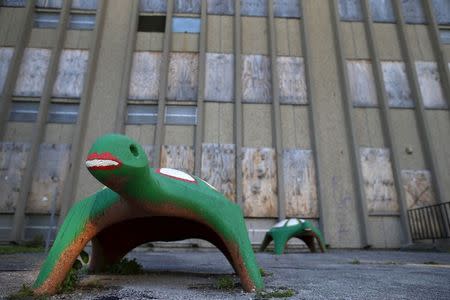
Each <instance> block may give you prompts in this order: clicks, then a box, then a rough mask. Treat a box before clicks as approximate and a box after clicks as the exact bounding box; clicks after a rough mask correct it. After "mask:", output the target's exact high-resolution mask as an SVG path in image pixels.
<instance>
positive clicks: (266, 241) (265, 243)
mask: <svg viewBox="0 0 450 300" xmlns="http://www.w3.org/2000/svg"><path fill="white" fill-rule="evenodd" d="M271 241H272V234H271V233H270V232H267V233H266V235H265V236H264V240H263V241H262V243H261V246H260V247H259V252H264V250H265V249H266V248H267V246H269V244H270V242H271Z"/></svg>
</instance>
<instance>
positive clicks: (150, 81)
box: [128, 52, 161, 100]
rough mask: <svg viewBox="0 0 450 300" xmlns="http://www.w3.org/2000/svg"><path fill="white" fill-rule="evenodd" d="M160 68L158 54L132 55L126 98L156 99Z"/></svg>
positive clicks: (139, 53)
mask: <svg viewBox="0 0 450 300" xmlns="http://www.w3.org/2000/svg"><path fill="white" fill-rule="evenodd" d="M160 66H161V53H160V52H136V53H134V56H133V66H132V68H131V77H130V86H129V91H128V98H130V99H134V100H138V99H158V93H159V81H160V73H161V72H160Z"/></svg>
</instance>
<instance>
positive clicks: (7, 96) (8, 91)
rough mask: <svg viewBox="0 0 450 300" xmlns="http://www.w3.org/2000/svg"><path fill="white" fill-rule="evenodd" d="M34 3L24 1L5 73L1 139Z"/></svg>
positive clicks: (1, 100) (1, 112)
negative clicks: (18, 27) (23, 17)
mask: <svg viewBox="0 0 450 300" xmlns="http://www.w3.org/2000/svg"><path fill="white" fill-rule="evenodd" d="M34 4H35V0H29V1H27V2H26V6H25V21H24V23H23V24H22V26H21V29H20V32H19V39H18V41H17V44H16V47H15V48H14V54H13V56H12V58H11V64H10V66H9V70H8V74H6V81H5V84H4V87H3V93H2V94H1V97H0V139H2V138H3V136H4V134H5V130H6V125H7V123H8V117H9V110H10V107H11V100H12V94H13V92H14V87H15V86H16V80H17V76H18V75H19V70H20V65H21V63H22V58H23V53H24V51H25V47H26V46H27V44H28V41H29V39H30V33H31V29H32V28H33V15H34Z"/></svg>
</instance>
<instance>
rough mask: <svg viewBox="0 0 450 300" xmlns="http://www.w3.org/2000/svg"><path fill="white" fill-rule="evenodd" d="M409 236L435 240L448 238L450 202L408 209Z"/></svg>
mask: <svg viewBox="0 0 450 300" xmlns="http://www.w3.org/2000/svg"><path fill="white" fill-rule="evenodd" d="M408 221H409V228H410V229H411V238H412V240H413V241H417V240H428V239H431V240H437V239H448V238H450V202H446V203H441V204H435V205H430V206H424V207H420V208H414V209H408Z"/></svg>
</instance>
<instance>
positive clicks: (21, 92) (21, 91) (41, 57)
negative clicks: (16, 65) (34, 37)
mask: <svg viewBox="0 0 450 300" xmlns="http://www.w3.org/2000/svg"><path fill="white" fill-rule="evenodd" d="M50 54H51V51H50V50H49V49H39V48H27V49H25V52H24V55H23V60H22V64H21V66H20V71H19V76H18V78H17V82H16V87H15V90H14V95H15V96H31V97H38V96H40V95H41V94H42V90H43V88H44V83H45V75H46V74H47V70H48V64H49V62H50Z"/></svg>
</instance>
